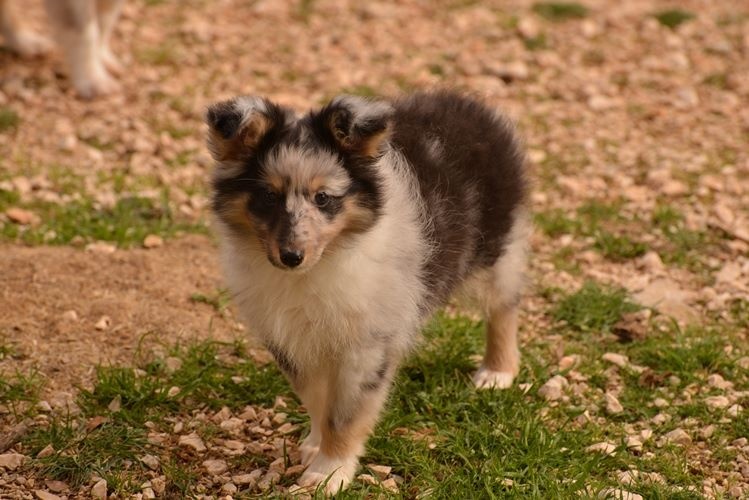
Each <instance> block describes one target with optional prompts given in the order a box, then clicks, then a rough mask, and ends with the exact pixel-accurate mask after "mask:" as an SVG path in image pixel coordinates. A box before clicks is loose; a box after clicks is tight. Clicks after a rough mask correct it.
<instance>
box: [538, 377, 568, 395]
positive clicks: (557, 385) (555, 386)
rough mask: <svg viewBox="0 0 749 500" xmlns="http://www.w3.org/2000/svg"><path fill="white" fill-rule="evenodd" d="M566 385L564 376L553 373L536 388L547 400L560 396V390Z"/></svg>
mask: <svg viewBox="0 0 749 500" xmlns="http://www.w3.org/2000/svg"><path fill="white" fill-rule="evenodd" d="M567 385H568V382H567V379H566V378H564V377H562V376H561V375H554V376H553V377H551V378H550V379H549V380H548V381H547V382H546V383H545V384H544V385H542V386H541V387H540V388H539V389H538V395H539V396H541V397H542V398H544V399H545V400H547V401H556V400H558V399H560V398H561V397H562V391H563V389H564V388H565V387H567Z"/></svg>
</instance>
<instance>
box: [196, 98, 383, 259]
mask: <svg viewBox="0 0 749 500" xmlns="http://www.w3.org/2000/svg"><path fill="white" fill-rule="evenodd" d="M392 115H393V109H392V107H391V106H390V105H389V104H387V103H385V102H381V101H369V100H365V99H362V98H358V97H352V96H341V97H337V98H335V99H333V101H331V102H330V104H328V105H327V106H325V107H323V108H322V109H319V110H314V111H311V112H310V113H308V114H307V115H306V116H304V117H301V118H299V117H297V116H296V115H295V114H294V113H293V112H292V111H291V110H289V109H287V108H284V107H282V106H279V105H277V104H274V103H272V102H270V101H268V100H267V99H262V98H259V97H250V96H245V97H237V98H234V99H231V100H229V101H224V102H219V103H217V104H214V105H213V106H211V107H210V108H209V109H208V112H207V114H206V122H207V123H208V126H209V135H208V147H209V149H210V151H211V154H212V156H213V158H214V159H215V160H216V162H217V166H216V170H215V173H214V178H213V187H214V198H213V210H214V212H215V214H216V216H217V217H218V220H219V221H220V223H221V224H222V225H223V226H224V227H225V228H227V229H228V231H229V234H230V237H232V238H238V239H240V241H243V242H245V243H250V244H252V245H255V246H259V247H260V248H262V249H263V250H264V251H265V252H266V254H267V256H268V260H269V261H270V263H271V264H273V265H274V266H276V267H278V268H281V269H295V270H301V271H306V270H309V269H310V268H311V267H313V266H314V265H315V264H316V263H317V262H318V261H319V260H320V258H321V257H322V256H323V255H324V253H325V251H326V249H328V251H333V249H334V248H335V247H336V244H337V243H340V242H341V241H343V240H345V239H346V238H347V237H349V236H351V235H355V234H359V233H362V232H364V231H367V230H368V229H369V228H371V227H372V226H373V225H374V224H375V222H376V221H377V218H378V216H379V214H380V210H381V207H382V203H383V200H382V188H381V179H380V176H379V174H378V169H377V161H378V159H379V158H380V156H381V155H382V152H383V150H384V148H385V146H386V144H387V141H388V139H389V136H390V130H391V121H392Z"/></svg>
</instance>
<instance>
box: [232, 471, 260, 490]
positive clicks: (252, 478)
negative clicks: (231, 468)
mask: <svg viewBox="0 0 749 500" xmlns="http://www.w3.org/2000/svg"><path fill="white" fill-rule="evenodd" d="M262 475H263V470H262V469H255V470H254V471H252V472H250V473H249V474H238V475H236V476H232V477H231V481H232V482H233V483H234V484H238V485H241V486H245V485H249V486H254V485H255V484H257V481H258V479H260V476H262Z"/></svg>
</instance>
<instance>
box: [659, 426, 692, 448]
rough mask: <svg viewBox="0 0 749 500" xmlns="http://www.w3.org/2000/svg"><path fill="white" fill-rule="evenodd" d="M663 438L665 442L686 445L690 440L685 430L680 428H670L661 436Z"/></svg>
mask: <svg viewBox="0 0 749 500" xmlns="http://www.w3.org/2000/svg"><path fill="white" fill-rule="evenodd" d="M663 438H664V439H665V442H666V443H670V444H678V445H688V444H690V443H691V442H692V438H691V437H689V434H687V432H686V431H685V430H684V429H681V428H677V429H674V430H672V431H671V432H669V433H667V434H666V435H665V436H663Z"/></svg>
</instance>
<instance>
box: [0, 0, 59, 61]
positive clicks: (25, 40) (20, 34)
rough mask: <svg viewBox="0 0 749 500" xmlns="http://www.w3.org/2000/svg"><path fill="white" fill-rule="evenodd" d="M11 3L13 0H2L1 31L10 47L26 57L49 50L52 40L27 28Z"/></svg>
mask: <svg viewBox="0 0 749 500" xmlns="http://www.w3.org/2000/svg"><path fill="white" fill-rule="evenodd" d="M11 3H13V2H12V1H9V0H0V33H1V34H2V35H3V36H4V37H5V42H6V43H7V44H8V47H10V48H11V49H12V50H14V51H15V52H17V53H18V54H20V55H22V56H24V57H32V56H37V55H41V54H45V53H47V52H49V51H50V49H51V48H52V42H50V41H49V40H48V39H46V38H45V37H43V36H42V35H40V34H38V33H35V32H33V31H31V30H29V29H28V28H26V27H25V26H24V25H23V23H22V22H21V19H20V17H21V16H19V15H18V13H17V12H15V11H14V10H13V8H12V7H11V5H10V4H11ZM18 3H20V2H18Z"/></svg>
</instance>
